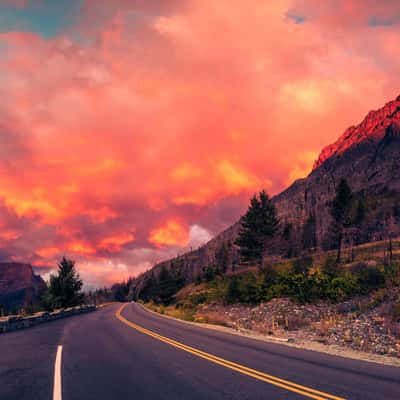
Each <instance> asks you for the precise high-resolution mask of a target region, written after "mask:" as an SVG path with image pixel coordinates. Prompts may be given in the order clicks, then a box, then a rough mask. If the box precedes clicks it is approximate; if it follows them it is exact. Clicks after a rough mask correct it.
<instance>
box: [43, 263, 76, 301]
mask: <svg viewBox="0 0 400 400" xmlns="http://www.w3.org/2000/svg"><path fill="white" fill-rule="evenodd" d="M82 285H83V282H82V280H81V279H80V277H79V274H78V273H77V272H76V269H75V262H74V261H72V260H69V259H67V258H66V257H63V259H62V260H61V261H60V263H59V264H58V273H57V275H51V276H50V285H49V288H48V291H47V293H46V294H45V300H46V302H47V303H48V307H49V308H66V307H74V306H77V305H79V304H82V303H83V299H84V295H83V293H82V292H81V289H82Z"/></svg>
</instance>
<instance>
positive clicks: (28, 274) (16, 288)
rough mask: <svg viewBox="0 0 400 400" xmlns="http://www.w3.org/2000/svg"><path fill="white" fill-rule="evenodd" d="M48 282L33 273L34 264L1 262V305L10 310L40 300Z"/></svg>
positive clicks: (15, 309)
mask: <svg viewBox="0 0 400 400" xmlns="http://www.w3.org/2000/svg"><path fill="white" fill-rule="evenodd" d="M45 288H46V284H45V282H44V281H43V279H42V278H41V277H40V276H39V275H35V274H34V273H33V269H32V266H31V265H29V264H20V263H0V306H2V307H3V308H5V309H6V310H8V311H17V310H19V309H20V308H21V307H23V306H25V305H29V304H34V303H36V302H37V301H38V298H39V295H40V292H41V291H42V290H43V289H45Z"/></svg>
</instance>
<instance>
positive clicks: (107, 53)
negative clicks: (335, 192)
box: [0, 0, 400, 286]
mask: <svg viewBox="0 0 400 400" xmlns="http://www.w3.org/2000/svg"><path fill="white" fill-rule="evenodd" d="M399 43H400V2H399V1H398V0H386V1H385V0H324V1H320V0H273V1H272V0H253V1H251V0H250V1H249V0H247V1H246V0H102V1H99V0H65V1H64V0H0V260H3V261H4V260H15V261H24V262H29V263H32V264H33V265H34V266H35V267H36V268H37V270H38V271H39V272H40V271H41V272H42V273H44V274H47V273H48V272H49V267H52V266H55V264H56V262H57V260H58V259H59V258H60V256H62V255H63V254H67V255H68V256H70V257H72V258H74V259H75V260H77V262H78V269H79V272H80V273H81V275H82V276H83V278H84V280H85V282H86V284H87V285H89V286H93V285H94V286H96V285H108V284H110V283H112V282H115V281H117V280H122V279H125V278H126V277H128V276H129V275H136V274H138V273H139V272H141V271H143V270H145V269H147V268H149V267H150V266H151V265H153V263H154V262H156V261H159V260H161V259H165V258H168V257H170V256H173V255H176V254H177V253H178V252H180V253H182V252H183V251H184V249H187V248H188V247H190V246H193V247H196V246H199V245H201V244H203V243H204V242H206V241H207V240H208V239H209V238H210V237H211V236H212V235H214V234H216V233H218V232H219V231H221V230H222V229H224V228H226V227H227V226H229V225H230V224H231V223H232V222H234V221H235V220H236V219H237V218H238V217H239V216H240V214H241V213H242V212H243V211H244V209H245V207H246V204H247V201H248V198H249V196H250V195H251V194H252V193H254V192H255V191H257V190H259V189H261V188H266V189H267V190H268V191H269V192H270V193H271V194H275V193H277V192H278V191H280V190H282V189H283V188H284V187H286V186H287V185H288V184H290V183H291V182H292V181H293V180H295V179H296V178H299V177H304V176H306V175H307V174H308V173H309V172H310V169H311V167H312V163H313V161H314V160H315V159H316V158H317V156H318V153H319V151H320V150H321V148H322V147H323V146H325V145H327V144H329V143H331V142H332V141H334V140H335V139H336V138H337V137H338V136H339V135H340V134H342V132H343V131H344V130H345V128H347V127H348V126H349V125H352V124H355V123H358V122H359V120H360V119H361V118H362V117H363V116H364V115H365V114H366V113H367V112H368V111H369V110H370V109H373V108H378V107H380V106H381V105H383V104H384V103H385V102H387V101H389V100H392V99H393V98H395V97H396V96H397V95H398V94H400V45H399ZM45 276H46V275H45Z"/></svg>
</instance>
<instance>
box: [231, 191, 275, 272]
mask: <svg viewBox="0 0 400 400" xmlns="http://www.w3.org/2000/svg"><path fill="white" fill-rule="evenodd" d="M278 224H279V221H278V218H277V213H276V208H275V205H274V204H273V203H272V201H271V199H270V198H269V197H268V195H267V193H266V192H265V191H262V192H260V194H259V196H258V197H257V196H256V195H255V196H253V197H252V199H251V200H250V205H249V208H248V209H247V212H246V214H245V215H244V216H243V217H242V219H241V227H240V231H239V235H238V238H237V239H236V242H235V244H236V245H238V246H239V247H240V250H239V253H240V257H241V259H242V261H250V262H251V261H252V262H258V263H259V264H260V265H261V263H262V258H263V255H264V252H265V245H266V241H267V239H269V238H272V237H274V235H275V233H276V231H277V229H278Z"/></svg>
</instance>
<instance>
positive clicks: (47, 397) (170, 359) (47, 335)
mask: <svg viewBox="0 0 400 400" xmlns="http://www.w3.org/2000/svg"><path fill="white" fill-rule="evenodd" d="M58 346H62V361H61V378H62V387H61V395H62V399H63V400H73V399H85V400H86V399H88V400H91V399H96V400H102V399H122V398H128V397H129V398H132V399H150V400H152V399H174V400H175V399H190V400H197V399H252V400H253V399H273V400H281V399H294V400H296V399H307V398H313V399H318V400H320V399H327V400H328V399H329V400H331V399H334V400H336V399H360V400H377V399H385V400H399V399H400V369H399V368H395V367H388V366H381V365H378V364H373V363H367V362H362V361H356V360H350V359H345V358H341V357H335V356H329V355H326V354H321V353H317V352H312V351H306V350H300V349H296V348H292V347H287V346H284V345H280V344H274V343H267V342H261V341H256V340H253V339H250V338H246V337H240V336H237V335H231V334H228V333H223V332H218V331H214V330H207V329H204V328H200V327H196V326H192V325H188V324H184V323H181V322H179V321H175V320H171V319H166V318H163V317H162V316H158V315H155V314H153V313H149V312H148V311H146V310H144V309H143V308H142V307H140V306H139V305H137V304H133V303H129V304H126V305H124V307H123V308H122V309H121V305H119V304H116V305H113V306H109V307H106V308H104V309H102V310H99V311H97V312H95V313H91V314H86V315H81V316H76V317H71V318H68V319H65V320H59V321H54V322H51V323H48V324H44V325H40V326H37V327H34V328H31V329H28V330H24V331H19V332H12V333H7V334H3V335H0V399H1V400H3V399H7V400H8V399H21V400H25V399H38V400H41V399H43V400H51V399H53V395H54V393H53V385H54V377H55V372H54V368H55V364H56V354H57V351H58V349H59V347H58Z"/></svg>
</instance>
